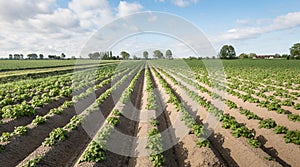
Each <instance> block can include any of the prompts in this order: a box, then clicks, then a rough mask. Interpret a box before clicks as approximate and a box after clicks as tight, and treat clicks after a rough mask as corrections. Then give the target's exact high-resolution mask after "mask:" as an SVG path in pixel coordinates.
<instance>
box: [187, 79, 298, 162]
mask: <svg viewBox="0 0 300 167" xmlns="http://www.w3.org/2000/svg"><path fill="white" fill-rule="evenodd" d="M185 85H187V84H185ZM189 88H190V89H191V90H193V89H195V88H192V87H191V86H190V87H189ZM203 96H204V97H205V98H206V99H208V100H211V98H210V97H209V96H208V95H207V94H205V95H203ZM225 97H226V98H227V99H230V100H232V101H233V102H235V103H236V104H237V105H239V106H242V107H244V108H247V109H250V110H251V111H252V112H254V113H255V114H257V115H259V116H261V117H263V118H266V117H267V118H268V117H269V116H270V115H271V113H270V112H267V111H266V112H262V111H261V109H260V112H259V111H258V110H255V109H257V108H258V107H257V106H256V105H254V106H251V105H253V104H251V103H247V102H246V103H245V102H242V101H241V100H240V99H238V98H236V97H233V96H231V95H228V94H226V96H225ZM259 108H260V107H259ZM224 111H225V113H229V114H230V115H232V116H234V117H235V118H236V120H237V121H238V122H241V123H245V124H246V126H247V127H248V128H250V129H252V128H253V129H255V131H256V134H257V136H258V138H259V140H260V141H261V142H262V143H263V144H264V146H263V147H262V150H263V151H264V152H266V153H267V154H269V155H270V156H272V157H273V158H275V159H276V160H277V161H278V162H279V163H280V164H281V165H283V166H289V165H296V164H297V158H296V157H294V155H295V156H297V155H299V149H295V147H294V146H293V144H286V143H284V141H283V135H276V134H274V132H273V131H272V130H268V129H259V128H257V127H258V121H257V120H248V119H246V117H245V116H243V115H240V114H239V111H238V110H229V109H228V108H227V107H225V110H224ZM262 114H264V115H262ZM275 115H276V113H275ZM276 116H280V117H277V119H276V122H277V120H280V119H282V118H284V117H282V116H281V115H279V114H277V115H276ZM287 123H289V124H288V125H289V126H292V125H291V124H290V122H287ZM294 128H296V127H294ZM291 151H292V153H291Z"/></svg>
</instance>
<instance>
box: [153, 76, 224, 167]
mask: <svg viewBox="0 0 300 167" xmlns="http://www.w3.org/2000/svg"><path fill="white" fill-rule="evenodd" d="M154 80H155V83H159V82H158V79H157V78H156V77H154ZM169 86H170V85H169ZM158 88H159V91H160V93H161V94H162V97H165V98H163V99H164V103H165V104H167V100H168V97H169V96H168V95H167V94H166V93H165V92H164V91H163V89H162V87H161V86H158ZM171 88H172V87H171ZM172 89H173V91H174V90H176V92H177V89H174V88H172ZM178 97H179V96H178ZM179 99H180V100H182V99H183V98H182V97H179ZM187 107H188V106H187ZM166 111H167V112H168V116H169V118H170V122H171V123H172V127H174V131H175V134H178V133H179V132H178V131H179V130H180V128H182V127H183V126H185V125H184V123H183V122H182V121H180V122H181V124H179V125H175V124H174V122H175V121H176V119H178V118H179V117H178V114H180V113H178V112H176V109H175V106H174V105H172V104H167V107H166ZM179 119H180V118H179ZM196 141H197V138H196V137H195V136H194V135H189V134H186V135H185V136H184V137H183V139H182V140H181V141H179V143H178V144H177V145H176V146H174V147H175V150H176V156H177V161H178V162H177V163H178V166H226V165H225V164H224V162H222V159H223V158H222V157H218V156H219V155H220V154H215V152H214V151H213V150H212V148H206V147H203V148H199V147H198V146H196Z"/></svg>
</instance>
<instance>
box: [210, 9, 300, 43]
mask: <svg viewBox="0 0 300 167" xmlns="http://www.w3.org/2000/svg"><path fill="white" fill-rule="evenodd" d="M256 22H257V23H259V22H260V21H256ZM298 26H300V12H293V13H288V14H286V15H282V16H278V17H276V18H274V19H273V20H271V21H270V23H269V24H267V25H266V24H265V25H263V26H260V25H255V26H252V27H246V28H232V29H230V30H228V31H227V32H226V33H224V34H221V35H220V36H219V37H215V39H213V41H225V40H239V39H249V38H255V37H257V36H259V35H261V34H264V33H270V32H273V31H278V30H284V29H290V28H294V27H298Z"/></svg>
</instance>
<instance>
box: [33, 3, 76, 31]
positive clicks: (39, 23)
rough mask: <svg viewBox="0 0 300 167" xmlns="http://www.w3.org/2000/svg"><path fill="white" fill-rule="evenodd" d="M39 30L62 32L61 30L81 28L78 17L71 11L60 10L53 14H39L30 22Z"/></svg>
mask: <svg viewBox="0 0 300 167" xmlns="http://www.w3.org/2000/svg"><path fill="white" fill-rule="evenodd" d="M29 23H31V24H32V25H33V26H35V27H36V28H37V29H49V30H52V31H55V32H57V31H60V29H61V28H62V29H72V28H76V27H78V26H79V19H78V17H77V16H76V15H75V14H74V13H73V12H72V11H71V10H69V9H62V8H58V9H57V10H55V11H54V12H53V13H51V14H38V15H36V16H35V17H34V18H32V19H30V20H29Z"/></svg>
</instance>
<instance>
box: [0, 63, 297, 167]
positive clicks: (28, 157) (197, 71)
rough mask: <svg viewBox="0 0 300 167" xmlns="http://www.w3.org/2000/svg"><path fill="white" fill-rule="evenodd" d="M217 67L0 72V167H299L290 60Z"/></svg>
mask: <svg viewBox="0 0 300 167" xmlns="http://www.w3.org/2000/svg"><path fill="white" fill-rule="evenodd" d="M217 61H218V60H203V61H202V60H181V59H178V60H148V61H144V60H139V61H134V60H131V61H107V62H102V61H101V63H100V64H96V63H95V61H84V62H82V64H81V65H80V66H74V62H72V61H61V62H63V63H62V64H60V63H59V64H55V63H54V62H53V64H52V63H44V62H46V61H34V62H35V63H34V64H32V66H31V64H26V63H24V64H22V63H20V64H22V65H21V66H15V64H19V63H16V62H14V61H11V64H10V63H8V64H7V65H3V64H2V63H1V67H0V70H3V72H2V73H1V72H0V77H2V78H4V79H2V80H1V79H0V81H1V84H0V166H5V167H10V166H76V167H85V166H192V167H194V166H249V165H250V164H251V166H299V164H300V160H299V155H300V61H288V60H223V61H222V63H221V65H222V66H221V67H218V68H209V67H208V66H207V65H209V64H211V65H214V64H218V65H220V62H217ZM22 62H23V61H22ZM24 62H27V61H24ZM28 62H29V61H28ZM32 62H33V61H32ZM205 62H206V63H207V64H205ZM14 63H15V64H14ZM39 63H40V64H39ZM79 64H80V63H79ZM207 67H208V69H210V70H208V69H207ZM32 68H34V69H32ZM74 68H76V70H74ZM77 68H79V69H80V70H78V69H77ZM20 69H22V70H20ZM5 70H15V71H9V72H12V73H8V71H5ZM223 70H224V72H225V73H222V72H223ZM122 134H123V135H122ZM120 135H121V136H120ZM125 136H131V137H132V138H128V137H125Z"/></svg>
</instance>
